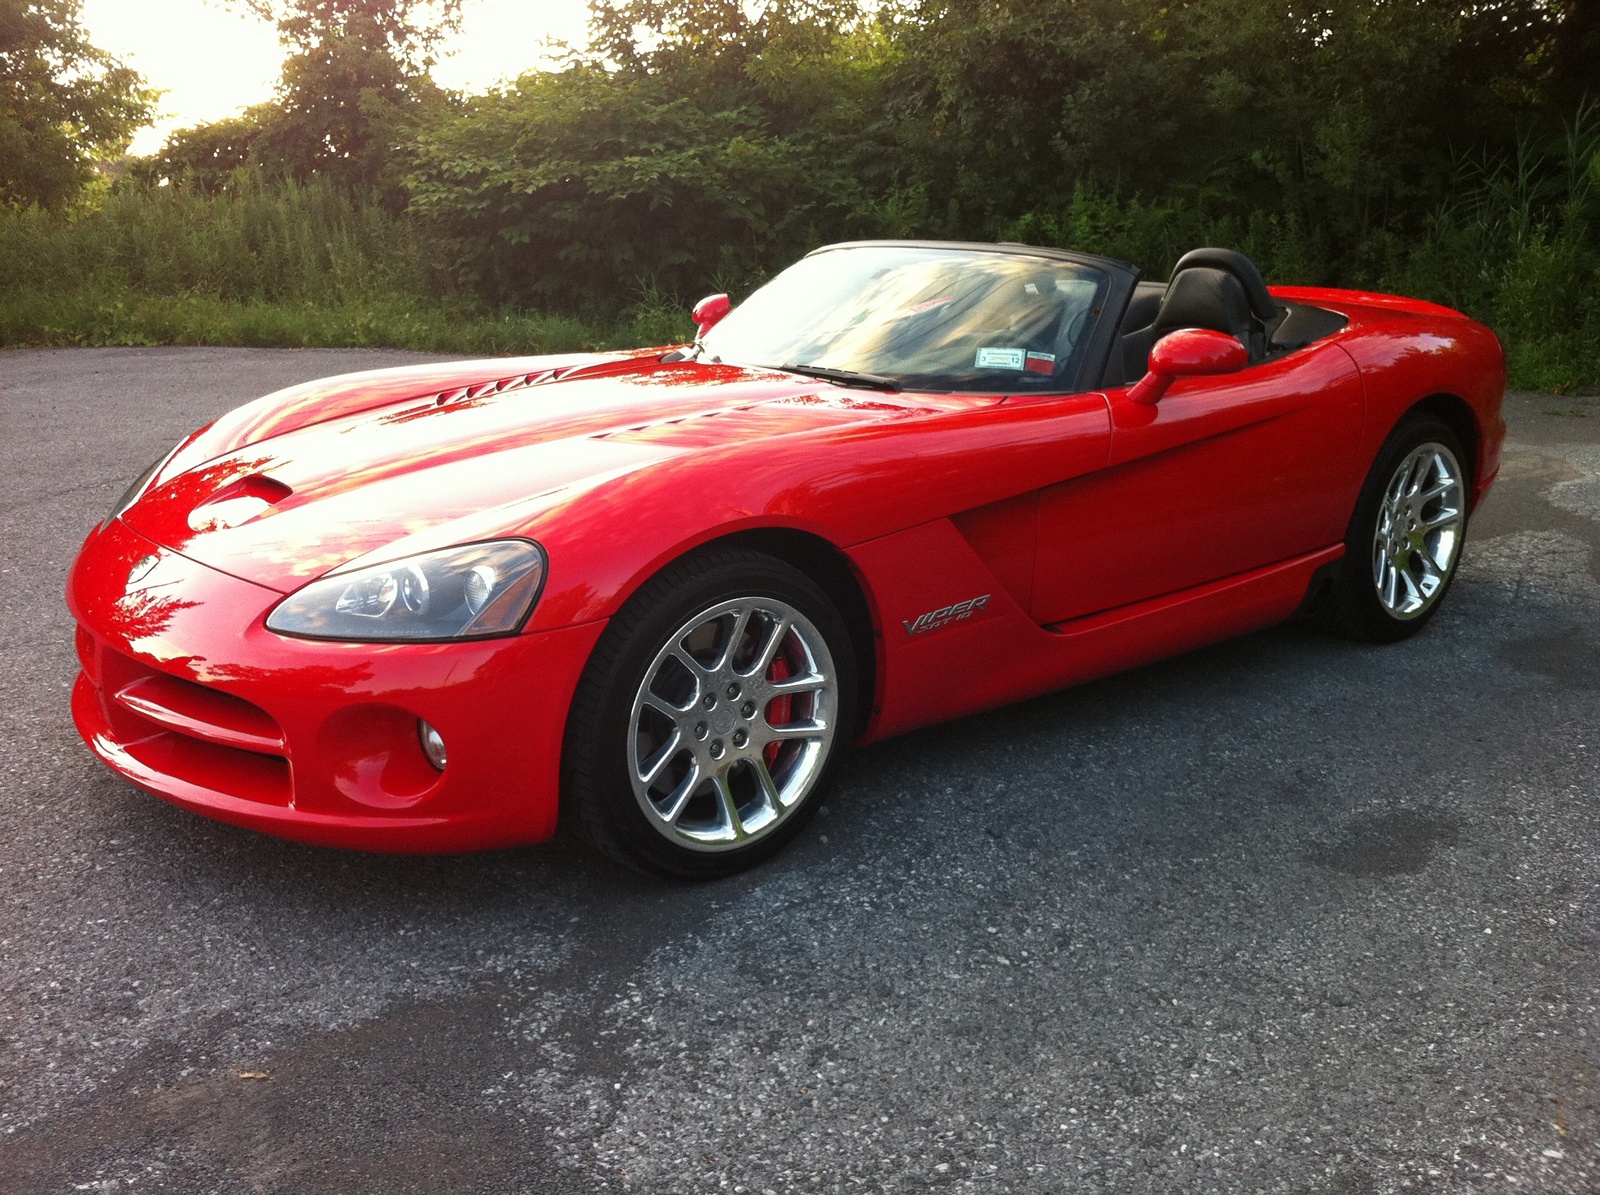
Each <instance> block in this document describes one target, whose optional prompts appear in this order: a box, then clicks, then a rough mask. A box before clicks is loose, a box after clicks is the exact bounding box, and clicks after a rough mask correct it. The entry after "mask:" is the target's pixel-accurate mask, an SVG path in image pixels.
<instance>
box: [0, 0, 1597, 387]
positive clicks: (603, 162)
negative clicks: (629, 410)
mask: <svg viewBox="0 0 1600 1195" xmlns="http://www.w3.org/2000/svg"><path fill="white" fill-rule="evenodd" d="M234 2H235V3H236V4H238V5H239V6H241V7H246V8H249V9H251V10H252V11H255V12H256V13H257V14H258V15H260V16H262V17H263V18H265V19H269V20H273V21H275V22H276V23H277V25H278V28H279V31H280V34H281V36H282V38H283V40H284V42H285V45H286V47H287V48H288V50H289V58H288V60H287V63H286V66H285V69H284V74H283V79H282V81H281V84H280V88H279V93H278V95H277V97H276V99H275V100H274V101H273V102H272V103H269V104H265V105H262V106H260V107H258V108H256V109H252V110H251V111H249V112H247V113H245V114H244V115H242V116H240V117H238V118H235V119H232V120H228V121H223V122H219V123H218V124H214V125H209V126H203V127H201V128H198V129H190V130H184V131H183V132H181V133H179V134H176V135H175V136H174V137H173V138H172V139H171V140H170V141H169V142H168V144H167V146H166V147H165V149H164V150H163V151H162V153H160V154H158V155H156V156H155V157H153V158H150V159H143V160H124V161H122V162H119V163H118V164H117V166H116V168H115V169H114V170H113V171H110V172H109V173H108V174H106V175H104V176H102V177H101V178H100V179H98V180H96V181H92V182H85V181H83V179H82V178H81V177H80V178H79V181H78V184H77V185H76V186H75V187H66V188H65V189H63V188H62V187H61V186H55V190H54V191H49V192H48V193H47V191H46V190H45V189H42V188H40V187H34V188H33V189H32V190H29V188H28V185H27V179H26V176H27V172H28V170H29V169H34V168H35V167H29V166H28V164H27V162H26V161H23V160H22V159H21V158H18V159H17V162H16V163H13V162H12V161H11V160H10V159H8V158H7V156H6V151H5V146H6V144H8V143H7V142H6V140H5V129H6V125H5V117H4V115H3V114H0V196H4V197H5V202H3V203H0V344H9V345H17V344H104V343H135V344H143V343H237V344H260V345H297V344H306V345H333V344H360V345H386V346H409V347H417V348H427V349H436V350H459V351H464V352H483V353H498V352H515V351H544V350H551V351H554V350H562V349H568V348H577V347H586V346H600V345H620V344H640V343H664V342H670V341H673V340H677V339H680V338H682V337H684V336H685V335H686V334H687V332H688V330H689V324H688V321H687V319H686V317H685V316H684V314H683V312H684V309H685V307H686V305H687V304H688V303H689V302H691V301H692V300H693V299H695V298H697V297H699V296H700V295H701V294H704V293H706V292H708V291H712V290H728V291H731V292H732V293H733V294H734V296H735V298H738V297H740V295H741V294H743V293H745V292H747V291H748V290H749V289H750V288H751V287H752V286H754V285H756V284H758V283H759V282H760V281H761V280H762V279H763V278H765V277H767V276H769V275H770V274H771V272H772V271H774V270H775V269H777V268H781V266H782V265H784V264H785V263H786V262H788V261H789V260H792V259H793V258H794V257H795V256H797V255H799V254H800V253H803V252H804V251H806V250H807V249H809V248H811V247H813V246H815V245H817V244H820V243H823V242H826V241H831V240H842V239H850V238H857V237H873V236H895V237H937V238H955V239H975V240H995V239H998V240H1016V241H1027V242H1032V243H1038V244H1050V245H1060V246H1067V247H1074V248H1079V249H1085V250H1091V251H1096V252H1103V253H1110V254H1113V255H1116V256H1120V257H1123V258H1127V259H1129V260H1132V261H1135V262H1137V263H1138V264H1139V265H1140V266H1141V267H1143V268H1144V269H1145V270H1146V272H1147V273H1149V274H1151V275H1152V276H1156V277H1164V276H1165V273H1166V271H1167V270H1168V269H1169V268H1170V266H1171V265H1172V263H1173V261H1175V260H1176V258H1177V257H1178V256H1179V255H1180V254H1181V253H1182V252H1184V251H1185V250H1187V249H1189V248H1192V247H1194V246H1196V245H1200V244H1223V245H1231V246H1234V247H1237V248H1240V249H1243V250H1244V251H1246V252H1247V253H1250V254H1251V255H1252V256H1254V257H1255V258H1256V259H1257V260H1258V261H1259V262H1260V263H1261V265H1262V267H1263V270H1264V271H1265V272H1266V274H1267V276H1268V277H1269V279H1271V280H1273V281H1275V282H1282V283H1303V284H1331V285H1344V286H1357V287H1365V288H1371V289H1380V290H1392V291H1398V292H1401V293H1406V294H1413V295H1418V296H1421V297H1424V298H1428V299H1432V300H1434V301H1437V302H1441V303H1445V304H1448V305H1450V306H1453V307H1457V308H1460V309H1462V310H1465V311H1467V312H1469V313H1470V314H1472V315H1474V316H1476V317H1478V318H1480V319H1483V320H1485V321H1486V322H1487V323H1489V324H1490V325H1491V326H1492V327H1494V328H1495V329H1496V331H1497V332H1498V333H1499V334H1500V335H1501V338H1502V339H1503V341H1504V342H1505V344H1506V346H1507V351H1508V354H1509V358H1510V362H1511V370H1512V381H1513V384H1514V385H1520V386H1527V387H1535V388H1540V389H1548V390H1570V389H1573V388H1579V389H1592V388H1594V387H1596V386H1597V385H1600V232H1597V229H1600V106H1597V103H1596V101H1595V100H1594V99H1591V98H1589V97H1591V96H1595V97H1600V6H1597V5H1595V4H1593V3H1590V2H1588V0H1581V2H1580V0H1574V2H1572V3H1567V4H1551V3H1547V2H1545V0H1486V2H1485V3H1475V4H1472V5H1466V4H1450V3H1426V4H1423V3H1418V4H1407V5H1396V4H1392V3H1387V2H1385V0H1321V2H1319V3H1318V4H1316V5H1314V6H1313V5H1300V4H1289V5H1285V6H1280V7H1279V8H1272V7H1270V6H1262V5H1259V4H1257V3H1255V2H1254V0H1190V2H1189V3H1187V4H1184V5H1178V6H1173V5H1170V4H1167V3H1165V0H999V2H995V0H886V2H884V3H877V4H869V3H865V2H862V0H769V2H768V3H766V4H764V5H756V6H751V5H739V4H728V3H724V2H722V0H595V3H593V5H592V9H593V18H594V21H593V46H592V49H591V50H589V51H586V52H583V53H575V54H574V55H572V57H571V58H570V59H569V60H568V62H567V64H566V65H565V66H564V67H563V68H561V69H558V70H551V71H542V72H532V73H529V74H527V75H524V76H523V77H522V78H521V79H520V80H518V81H517V82H516V83H515V84H514V85H511V86H508V87H505V88H503V89H500V90H497V91H492V92H488V93H485V94H478V95H455V94H450V93H446V92H444V91H441V90H440V89H439V88H438V87H436V86H435V85H434V84H433V83H432V81H431V77H430V74H429V69H430V67H431V64H432V61H433V55H434V53H435V51H436V49H437V46H438V43H439V38H440V37H441V36H443V34H444V33H446V32H447V31H448V30H449V29H450V28H451V27H452V26H453V23H454V21H455V19H456V10H457V8H458V7H459V4H458V2H453V0H431V2H426V3H425V2H424V0H234ZM18 5H20V6H21V7H23V8H27V7H29V5H28V4H26V3H24V0H0V15H3V13H4V10H5V9H6V7H7V6H12V7H16V6H18ZM34 7H37V6H34ZM45 7H47V8H52V9H53V10H54V11H56V12H57V14H58V15H59V14H60V13H61V12H66V11H68V10H71V9H73V8H74V7H75V4H74V3H73V0H51V2H50V4H49V5H46V6H45ZM3 27H4V22H0V28H3ZM6 53H7V51H6V49H5V47H4V45H3V44H0V74H3V73H4V70H3V68H4V67H5V63H6V62H7V61H8V59H7V58H6ZM95 61H97V62H98V61H99V60H95ZM100 67H101V68H102V69H103V70H104V71H107V72H110V71H115V70H117V69H120V68H116V67H115V64H107V63H104V62H101V63H100ZM106 78H107V79H108V80H109V81H110V82H109V83H108V86H110V85H111V84H116V85H118V86H121V87H123V89H124V94H123V100H122V107H121V108H120V109H118V112H119V113H120V115H119V117H118V118H119V119H120V120H122V122H123V124H122V126H119V127H122V128H124V129H125V130H126V131H131V128H132V127H133V125H134V124H136V123H137V121H138V120H139V119H143V116H142V115H141V111H142V109H140V108H139V105H140V104H141V103H144V102H145V99H144V98H142V97H146V95H147V93H145V92H143V91H142V90H140V88H141V87H142V84H140V83H139V81H138V80H137V79H136V78H128V77H126V76H125V75H111V74H107V75H106ZM13 91H14V92H15V89H13ZM4 103H11V101H10V100H6V99H5V93H0V104H4ZM130 122H131V123H130ZM19 127H20V125H19ZM106 134H107V126H106V125H105V122H101V124H99V125H97V126H96V128H95V132H94V136H96V137H98V138H99V139H100V140H99V141H98V142H96V144H97V145H103V144H104V143H105V140H106ZM88 136H89V134H88V133H85V134H84V137H86V138H87V137H88ZM85 152H86V153H87V152H89V151H87V150H86V151H85ZM96 152H101V156H103V152H102V151H96ZM34 160H35V161H37V160H38V158H37V155H35V159H34ZM7 171H10V172H11V173H12V174H16V175H17V176H18V179H20V180H21V181H17V180H16V179H11V178H10V177H9V176H8V175H7ZM75 177H77V176H75ZM52 185H55V184H52Z"/></svg>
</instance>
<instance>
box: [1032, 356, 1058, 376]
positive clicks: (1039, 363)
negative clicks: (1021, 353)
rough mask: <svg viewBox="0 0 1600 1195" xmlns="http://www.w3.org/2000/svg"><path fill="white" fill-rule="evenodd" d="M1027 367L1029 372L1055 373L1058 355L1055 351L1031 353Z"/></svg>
mask: <svg viewBox="0 0 1600 1195" xmlns="http://www.w3.org/2000/svg"><path fill="white" fill-rule="evenodd" d="M1025 368H1026V369H1027V371H1028V372H1029V373H1055V371H1056V355H1055V354H1054V353H1029V354H1028V364H1027V365H1026V366H1025Z"/></svg>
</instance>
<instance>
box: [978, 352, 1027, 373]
mask: <svg viewBox="0 0 1600 1195" xmlns="http://www.w3.org/2000/svg"><path fill="white" fill-rule="evenodd" d="M1027 359H1028V354H1027V353H1025V352H1023V351H1022V350H1021V349H979V350H978V360H977V362H976V363H975V366H976V368H978V369H1021V368H1022V367H1023V365H1024V364H1026V362H1027Z"/></svg>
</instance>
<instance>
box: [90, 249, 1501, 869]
mask: <svg viewBox="0 0 1600 1195" xmlns="http://www.w3.org/2000/svg"><path fill="white" fill-rule="evenodd" d="M696 318H697V320H698V322H699V324H700V335H699V337H698V338H697V339H696V341H695V343H694V344H693V345H691V346H686V347H681V348H676V349H673V350H671V351H663V350H661V349H652V350H649V351H633V352H619V353H596V354H586V355H575V356H564V357H533V358H525V359H516V360H497V361H475V362H461V363H450V364H443V365H425V366H420V367H416V368H407V369H391V370H382V371H378V372H373V373H361V374H352V375H349V376H345V377H337V378H331V379H328V380H325V381H318V382H312V383H309V384H306V385H303V386H296V387H293V388H291V389H288V390H283V391H280V392H278V393H276V394H271V395H268V396H267V397H265V398H262V399H259V400H257V401H255V402H253V403H250V404H248V405H246V406H244V407H241V408H239V409H238V410H236V411H233V412H232V413H230V414H228V415H224V416H223V417H222V418H220V419H218V420H217V421H216V422H215V423H213V424H211V425H210V426H209V427H206V428H203V429H202V430H200V431H198V432H196V433H195V434H194V435H193V436H191V437H189V438H188V439H187V440H185V441H184V442H183V443H182V444H181V445H179V446H178V447H177V448H176V449H175V450H174V451H173V452H172V454H171V455H170V456H168V457H166V458H165V459H163V460H161V461H160V462H158V463H157V464H156V465H154V466H152V467H151V468H150V470H149V471H148V472H146V473H145V474H144V476H142V477H140V478H139V479H138V481H136V482H135V483H134V485H133V487H132V488H131V489H130V490H129V491H128V493H127V495H126V496H125V497H124V498H123V499H122V500H121V501H120V502H119V503H118V504H117V506H116V509H115V510H113V511H112V513H111V515H110V516H109V517H108V518H107V519H106V521H105V522H104V523H102V524H101V525H100V526H98V527H96V528H95V529H94V530H93V531H92V532H91V533H90V535H89V538H88V541H87V543H86V544H85V545H84V547H83V551H82V553H81V554H80V556H79V557H78V560H77V562H76V564H75V565H74V567H73V569H72V574H71V578H70V581H69V584H68V594H67V600H68V604H69V605H70V607H71V610H72V613H73V615H74V617H75V618H76V619H77V622H78V628H79V629H78V653H79V656H80V658H81V660H82V663H83V674H82V675H81V676H80V677H79V678H78V682H77V685H76V687H75V688H74V690H73V696H72V708H73V714H74V716H75V718H76V721H77V724H78V727H79V729H80V730H81V732H82V734H83V737H84V739H85V740H86V741H87V742H88V744H89V746H90V748H91V749H92V750H93V751H94V752H95V753H96V754H97V755H98V756H99V757H100V758H101V759H103V760H104V761H105V762H106V763H108V764H109V765H110V766H111V767H112V768H113V769H115V770H116V771H117V772H119V773H120V774H121V775H123V776H125V777H127V778H128V779H129V780H131V781H133V782H134V783H135V784H137V785H139V786H140V787H142V788H145V789H148V790H149V791H151V792H153V793H155V794H156V795H158V796H161V797H164V798H166V799H167V800H169V801H172V802H174V803H176V804H178V805H181V806H183V807H185V808H187V809H192V810H195V811H196V812H199V813H204V814H207V815H209V816H212V817H216V818H221V819H223V820H224V821H229V822H234V823H236V824H238V825H242V826H249V827H252V828H255V829H259V830H265V831H268V832H269V833H274V834H281V835H284V836H286V837H290V838H297V839H301V840H304V841H307V842H315V843H326V844H331V845H336V846H346V847H357V848H363V849H369V850H384V851H459V850H469V849H475V848H482V847H496V846H506V845H510V844H516V843H531V842H536V841H538V840H540V839H543V838H545V837H547V836H548V835H549V834H551V832H552V831H553V830H554V829H555V825H556V819H557V814H558V811H561V812H563V813H564V815H565V816H567V817H568V818H570V819H571V820H572V822H573V823H574V824H575V825H576V827H577V829H578V830H579V831H580V832H581V833H582V834H583V835H585V836H586V837H587V838H588V839H589V840H590V841H592V842H593V843H594V844H595V845H596V846H598V847H599V848H601V849H602V850H604V851H606V852H608V853H609V854H611V855H613V856H615V857H616V858H618V859H620V860H623V861H625V862H627V863H630V864H633V865H635V866H639V867H644V868H647V869H652V870H655V871H659V872H664V873H669V874H672V875H678V876H687V877H705V876H715V875H722V874H726V873H729V872H732V871H735V870H737V869H739V868H742V867H746V866H748V865H750V864H752V863H754V862H756V861H758V860H760V859H762V858H765V857H766V856H768V855H770V854H772V852H774V851H776V850H777V849H778V848H779V847H781V846H782V845H783V844H784V843H785V842H786V841H787V840H789V839H790V838H792V837H793V836H794V835H795V834H796V832H797V831H799V829H800V828H801V826H802V825H803V823H804V822H805V821H806V820H807V818H808V817H809V815H810V814H811V813H812V811H813V810H814V809H815V807H816V805H817V803H818V799H819V798H818V793H819V792H820V790H821V789H822V786H823V785H824V784H825V783H826V782H827V780H828V778H829V776H830V774H831V773H832V772H833V771H834V770H835V769H836V768H837V767H838V765H839V762H840V758H841V756H842V755H843V754H844V752H845V749H846V748H847V747H848V746H849V745H850V744H852V743H861V742H869V741H872V740H876V739H881V738H884V737H886V736H888V735H893V734H898V733H900V732H901V731H905V730H910V729H912V728H913V727H917V726H925V725H927V724H929V723H932V722H938V721H940V720H942V719H946V718H955V717H959V716H961V715H963V714H968V713H972V712H973V711H975V710H982V709H987V708H989V707H992V706H997V705H1001V704H1003V703H1005V702H1010V701H1016V700H1018V699H1019V698H1024V697H1027V696H1030V695H1032V694H1037V693H1041V692H1044V691H1046V690H1049V689H1055V688H1058V687H1060V686H1063V685H1068V684H1072V683H1074V682H1077V681H1082V680H1086V679H1088V678H1090V677H1096V676H1102V675H1104V674H1106V673H1110V672H1115V671H1117V670H1119V669H1123V668H1129V667H1132V666H1134V665H1136V664H1140V663H1143V662H1145V661H1148V660H1153V659H1156V658H1158V657H1162V656H1167V655H1171V654H1173V653H1175V652H1182V651H1186V650H1188V649H1190V648H1194V647H1198V646H1200V645H1201V644H1206V643H1211V642H1214V641H1216V640H1219V639H1223V638H1225V637H1227V636H1230V635H1238V634H1240V633H1242V632H1245V631H1249V630H1252V629H1254V628H1257V627H1262V626H1265V625H1267V624H1270V623H1274V622H1278V621H1281V620H1284V619H1287V618H1290V617H1291V616H1294V615H1296V614H1304V615H1308V616H1311V617H1315V618H1317V619H1320V620H1322V621H1323V622H1324V623H1326V624H1328V625H1329V626H1331V627H1333V628H1335V629H1337V630H1339V631H1342V632H1344V633H1347V634H1354V635H1359V636H1362V637H1365V638H1368V639H1374V640H1380V641H1387V640H1396V639H1400V638H1402V637H1404V636H1406V635H1410V634H1413V633H1415V632H1416V631H1417V630H1418V629H1419V628H1421V627H1422V626H1423V625H1424V624H1425V623H1426V622H1427V621H1428V619H1429V618H1431V617H1432V616H1433V615H1434V613H1435V612H1437V610H1438V608H1439V604H1440V602H1441V601H1442V600H1443V599H1444V596H1445V594H1446V592H1447V591H1448V589H1449V586H1450V579H1451V576H1452V573H1453V571H1454V569H1455V567H1456V563H1457V561H1458V560H1459V559H1460V554H1461V545H1462V538H1463V536H1464V535H1465V532H1466V525H1467V517H1468V515H1469V514H1470V513H1471V511H1472V509H1473V508H1474V506H1475V505H1476V504H1477V502H1478V501H1479V499H1481V498H1482V496H1483V494H1484V491H1485V490H1486V489H1487V488H1488V486H1489V484H1490V483H1491V481H1493V479H1494V476H1495V472H1496V469H1497V467H1498V464H1499V455H1500V446H1501V442H1502V439H1503V438H1504V434H1505V425H1504V423H1503V422H1502V421H1501V418H1500V402H1501V397H1502V394H1503V391H1504V386H1505V372H1504V364H1503V358H1502V354H1501V350H1500V345H1499V343H1498V341H1496V339H1495V337H1494V336H1493V334H1491V333H1490V332H1489V331H1488V330H1487V329H1485V328H1483V327H1481V326H1479V325H1478V324H1475V323H1473V322H1472V321H1470V320H1468V319H1466V318H1465V317H1464V316H1462V315H1460V314H1458V313H1457V312H1454V311H1450V310H1447V309H1445V308H1442V307H1436V306H1433V305H1431V304H1428V303H1422V302H1415V301H1412V300H1408V299H1400V298H1394V297H1391V296H1386V295H1375V294H1363V293H1355V292H1349V291H1335V290H1308V289H1292V288H1276V289H1272V290H1269V289H1268V288H1267V287H1266V285H1265V284H1264V283H1263V282H1262V279H1261V275H1260V273H1259V272H1258V271H1257V270H1256V268H1255V267H1254V266H1253V265H1252V264H1251V263H1250V261H1249V259H1247V258H1246V257H1244V256H1242V255H1241V254H1238V253H1235V252H1231V251H1227V250H1218V249H1201V250H1196V251H1195V252H1193V253H1190V254H1189V255H1187V256H1186V257H1185V258H1184V259H1183V260H1182V261H1180V262H1179V263H1178V266H1177V269H1176V270H1175V271H1174V273H1173V276H1172V279H1171V281H1170V282H1168V283H1166V284H1165V285H1161V284H1156V283H1148V282H1141V281H1139V274H1138V271H1137V270H1136V269H1135V268H1133V267H1132V266H1129V265H1126V264H1124V263H1122V262H1118V261H1113V260H1109V259H1107V258H1102V257H1096V256H1091V255H1087V254H1081V253H1069V252H1061V251H1056V250H1052V249H1039V248H1029V247H1025V246H1019V245H969V244H951V243H920V242H892V243H891V242H869V243H857V244H847V245H835V246H831V247H829V248H825V249H820V250H818V251H817V252H815V253H812V254H810V255H809V256H807V257H806V258H804V259H803V260H801V261H800V262H799V263H797V264H796V265H794V266H792V267H790V268H789V269H788V270H786V271H784V272H783V273H781V274H779V275H778V276H777V277H776V278H774V279H773V280H772V281H771V282H770V283H768V284H767V285H766V286H764V287H762V288H761V289H760V290H758V291H756V292H755V293H754V294H753V295H751V296H750V297H749V298H748V299H746V300H745V301H744V302H743V303H742V304H740V305H739V306H738V307H737V308H733V309H732V310H731V311H730V310H729V303H728V300H727V298H726V296H714V297H713V298H712V299H708V300H706V301H705V302H703V303H702V304H701V305H700V306H699V307H698V308H696Z"/></svg>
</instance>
